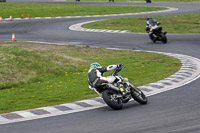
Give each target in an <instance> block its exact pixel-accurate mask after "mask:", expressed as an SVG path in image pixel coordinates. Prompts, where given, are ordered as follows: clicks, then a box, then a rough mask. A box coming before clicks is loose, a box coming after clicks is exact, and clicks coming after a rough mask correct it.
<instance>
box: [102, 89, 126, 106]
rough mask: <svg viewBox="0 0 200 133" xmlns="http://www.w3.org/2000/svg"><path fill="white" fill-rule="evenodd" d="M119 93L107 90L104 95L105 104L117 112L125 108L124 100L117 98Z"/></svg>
mask: <svg viewBox="0 0 200 133" xmlns="http://www.w3.org/2000/svg"><path fill="white" fill-rule="evenodd" d="M116 96H117V92H116V91H114V90H105V91H104V92H103V93H102V97H103V100H104V101H105V103H106V104H107V105H108V106H109V107H111V108H112V109H115V110H120V109H122V107H123V103H122V100H121V99H120V98H116Z"/></svg>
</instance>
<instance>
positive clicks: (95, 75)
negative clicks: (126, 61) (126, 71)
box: [88, 64, 120, 91]
mask: <svg viewBox="0 0 200 133" xmlns="http://www.w3.org/2000/svg"><path fill="white" fill-rule="evenodd" d="M119 66H120V64H116V65H109V66H107V67H98V68H94V69H90V70H89V71H88V82H89V88H90V89H91V90H93V89H94V88H95V89H96V90H98V91H99V89H98V88H99V87H100V86H102V83H112V82H113V80H112V81H111V80H110V79H109V77H103V73H104V72H107V71H111V70H116V69H118V68H119ZM116 80H117V79H116ZM114 82H115V81H114Z"/></svg>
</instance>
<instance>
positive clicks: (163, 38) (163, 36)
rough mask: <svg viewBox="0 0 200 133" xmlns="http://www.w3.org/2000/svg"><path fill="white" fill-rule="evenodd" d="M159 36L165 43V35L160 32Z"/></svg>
mask: <svg viewBox="0 0 200 133" xmlns="http://www.w3.org/2000/svg"><path fill="white" fill-rule="evenodd" d="M160 37H161V41H162V42H163V43H167V37H166V35H165V34H164V33H160Z"/></svg>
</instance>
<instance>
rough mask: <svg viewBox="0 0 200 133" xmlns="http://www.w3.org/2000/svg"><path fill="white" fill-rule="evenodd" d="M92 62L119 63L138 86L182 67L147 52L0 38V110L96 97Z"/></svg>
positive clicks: (177, 63)
mask: <svg viewBox="0 0 200 133" xmlns="http://www.w3.org/2000/svg"><path fill="white" fill-rule="evenodd" d="M102 53H103V55H102ZM96 61H97V62H99V63H100V64H101V65H103V66H107V65H110V64H118V63H123V64H124V65H125V68H124V69H123V71H121V72H120V73H121V74H122V75H123V76H125V77H128V78H129V79H130V80H131V81H133V82H134V84H136V85H138V86H140V85H144V84H148V83H151V82H154V81H158V80H161V79H163V78H166V77H168V76H170V75H171V74H173V73H175V72H176V71H178V70H179V69H180V67H181V63H180V61H179V60H178V59H175V58H172V57H168V56H165V55H161V54H155V53H150V52H138V51H137V52H136V51H128V50H108V49H105V48H90V47H78V46H70V45H69V46H66V45H65V46H59V45H53V44H51V45H50V44H36V43H25V42H0V68H1V69H0V88H1V89H0V101H1V102H0V113H5V112H11V111H16V110H24V109H30V108H36V107H42V106H48V105H56V104H61V103H66V102H73V101H77V100H82V99H88V98H92V97H97V94H96V93H95V92H94V91H91V90H89V88H88V79H87V78H88V77H87V72H88V69H89V66H90V63H92V62H96ZM110 74H111V72H108V73H106V75H107V76H108V75H110Z"/></svg>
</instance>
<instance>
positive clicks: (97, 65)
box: [90, 62, 101, 69]
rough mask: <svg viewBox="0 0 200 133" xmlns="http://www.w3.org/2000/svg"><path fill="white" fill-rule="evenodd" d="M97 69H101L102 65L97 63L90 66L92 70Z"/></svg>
mask: <svg viewBox="0 0 200 133" xmlns="http://www.w3.org/2000/svg"><path fill="white" fill-rule="evenodd" d="M97 67H101V65H100V64H99V63H97V62H94V63H92V64H91V65H90V69H94V68H97Z"/></svg>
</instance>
